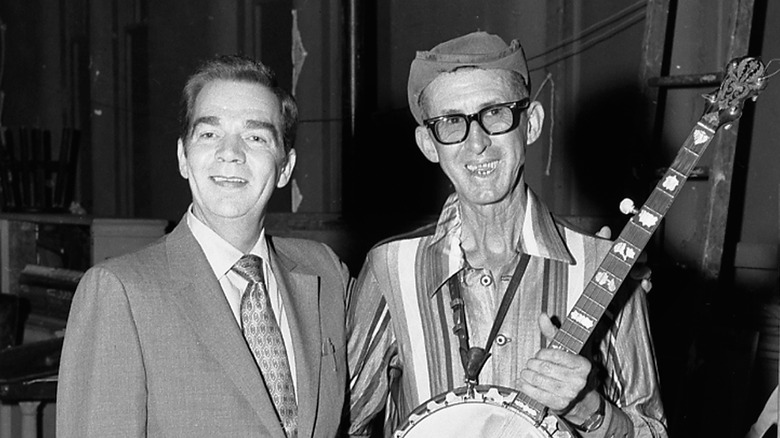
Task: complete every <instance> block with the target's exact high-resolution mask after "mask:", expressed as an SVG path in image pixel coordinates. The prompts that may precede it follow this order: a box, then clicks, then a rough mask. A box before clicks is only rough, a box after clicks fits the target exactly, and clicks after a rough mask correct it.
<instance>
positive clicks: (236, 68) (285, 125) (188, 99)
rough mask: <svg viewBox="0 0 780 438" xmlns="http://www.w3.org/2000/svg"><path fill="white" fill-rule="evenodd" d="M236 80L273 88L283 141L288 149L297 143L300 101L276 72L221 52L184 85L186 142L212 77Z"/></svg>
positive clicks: (182, 130) (182, 129)
mask: <svg viewBox="0 0 780 438" xmlns="http://www.w3.org/2000/svg"><path fill="white" fill-rule="evenodd" d="M218 80H223V81H237V82H246V83H250V84H258V85H261V86H264V87H267V88H268V89H270V90H271V91H272V92H273V93H274V94H275V95H276V97H277V98H278V99H279V106H280V107H281V110H282V133H281V134H282V143H283V145H284V150H285V152H289V151H290V149H292V147H293V144H294V143H295V131H296V129H297V126H298V105H297V104H296V102H295V98H294V97H293V96H292V95H291V94H290V93H289V92H287V90H285V89H283V88H281V87H280V86H279V84H278V82H277V81H276V74H275V73H274V72H273V70H271V69H270V68H269V67H268V66H266V65H264V64H263V63H261V62H258V61H255V60H254V59H251V58H248V57H245V56H241V55H221V56H217V57H215V58H213V59H211V60H208V61H206V62H205V63H203V64H202V65H201V66H200V67H199V68H198V70H197V71H195V73H194V74H192V75H191V76H190V77H189V79H187V84H186V85H185V86H184V90H183V91H182V97H181V109H180V116H179V118H180V122H179V123H180V126H179V136H180V138H181V140H182V142H184V144H187V143H188V142H189V137H190V136H191V135H192V128H193V126H192V123H193V120H192V117H193V111H194V109H195V101H196V100H197V99H198V95H199V94H200V92H201V90H203V87H204V86H206V84H208V83H210V82H213V81H218Z"/></svg>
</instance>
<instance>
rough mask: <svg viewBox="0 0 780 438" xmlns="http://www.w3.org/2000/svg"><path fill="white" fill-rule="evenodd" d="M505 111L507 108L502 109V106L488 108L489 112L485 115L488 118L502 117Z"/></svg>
mask: <svg viewBox="0 0 780 438" xmlns="http://www.w3.org/2000/svg"><path fill="white" fill-rule="evenodd" d="M504 109H505V108H504V107H501V106H497V107H493V108H488V110H487V112H485V115H486V116H488V117H495V116H499V115H501V114H502V113H503V111H504Z"/></svg>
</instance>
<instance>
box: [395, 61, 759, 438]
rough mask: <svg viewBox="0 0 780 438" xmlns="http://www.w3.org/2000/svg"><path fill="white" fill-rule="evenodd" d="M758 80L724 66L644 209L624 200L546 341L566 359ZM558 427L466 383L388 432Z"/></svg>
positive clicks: (468, 433)
mask: <svg viewBox="0 0 780 438" xmlns="http://www.w3.org/2000/svg"><path fill="white" fill-rule="evenodd" d="M766 78H767V76H765V66H764V64H763V63H762V62H761V61H760V60H759V59H757V58H751V57H744V58H737V59H734V60H732V61H731V62H729V63H728V65H727V66H726V71H725V73H724V78H723V81H722V82H721V84H720V87H719V88H718V90H715V91H714V92H713V93H711V94H708V95H705V96H704V97H705V99H706V101H707V104H706V107H705V111H704V114H703V115H702V116H701V118H700V119H699V121H698V122H697V123H696V125H695V126H694V128H693V130H692V131H691V133H690V134H689V135H688V137H687V138H686V139H685V141H684V142H683V145H682V147H681V148H680V151H679V152H678V153H677V156H676V157H675V159H674V161H673V162H672V164H671V166H670V167H669V169H668V170H667V171H666V173H665V174H664V175H663V176H662V177H661V179H660V180H659V182H658V184H657V185H656V187H655V188H654V189H653V191H652V193H651V194H650V196H649V197H648V199H647V201H646V202H645V203H644V205H642V207H641V208H639V209H638V210H637V209H635V208H634V206H633V203H631V202H630V201H629V200H624V202H623V203H621V211H623V212H624V213H627V214H632V215H633V217H632V218H631V219H630V220H629V221H628V223H627V224H626V226H625V227H624V228H623V231H621V233H620V235H619V236H618V238H617V239H616V240H615V241H614V242H613V244H612V247H611V248H610V250H609V252H608V253H607V255H606V256H605V257H604V259H603V260H602V262H601V264H600V265H599V267H598V268H597V269H596V271H595V274H594V275H593V277H592V278H591V279H590V281H589V282H588V284H587V286H586V287H585V290H584V291H583V292H582V295H581V296H580V297H579V299H578V300H577V301H576V303H575V304H574V306H573V307H572V309H571V310H570V311H569V313H568V315H567V316H566V318H565V319H564V320H563V323H562V324H561V327H560V329H559V330H558V332H557V333H556V335H555V337H554V338H553V339H552V340H551V342H550V347H551V348H559V349H563V350H566V351H569V352H572V353H574V354H579V353H580V352H581V351H582V348H583V347H584V345H585V343H586V342H587V341H588V338H589V337H590V335H591V334H592V332H593V330H594V329H595V328H596V325H597V324H598V322H599V320H600V319H601V317H602V316H603V314H604V312H605V310H606V309H607V306H608V305H609V303H610V302H611V301H612V298H613V297H614V296H615V294H616V293H617V291H618V289H619V287H620V285H621V284H622V283H623V280H625V278H626V276H627V275H628V273H629V271H630V270H631V267H632V266H633V265H634V264H635V263H636V260H637V257H639V255H640V253H641V252H642V250H643V249H644V248H645V246H646V245H647V243H648V242H649V240H650V237H651V236H652V234H653V233H654V232H655V230H656V229H657V228H658V226H659V225H660V222H661V220H662V219H663V218H664V216H665V215H666V213H667V212H668V211H669V208H670V207H671V205H672V202H674V199H675V197H676V196H677V195H678V194H679V192H680V190H681V188H682V186H683V185H684V183H685V182H686V180H687V179H688V177H689V176H690V174H691V172H692V171H693V169H694V166H695V165H696V163H697V162H698V161H699V158H700V157H701V155H702V154H703V153H704V151H705V150H706V148H707V146H708V145H709V143H710V141H711V140H712V138H713V136H714V135H715V133H716V132H717V130H718V129H719V128H720V127H721V126H723V125H727V124H730V123H731V122H733V121H735V120H737V119H738V118H739V117H740V116H741V115H742V107H743V104H744V102H745V100H747V99H753V100H755V99H756V98H757V97H758V94H759V93H760V92H761V91H762V90H763V89H764V88H765V87H766ZM558 423H559V422H558V421H557V419H556V418H555V417H553V416H548V415H547V407H546V406H544V405H542V404H541V403H539V402H538V401H536V400H534V399H532V398H531V397H529V396H528V395H526V394H524V393H522V392H520V391H517V390H513V389H510V388H505V387H500V386H493V385H467V386H463V387H460V388H457V389H455V390H453V391H450V392H448V393H446V394H441V395H439V396H436V397H434V398H432V399H430V400H428V401H427V402H425V403H423V404H422V405H420V406H418V407H417V408H416V409H415V410H414V411H412V413H411V414H410V415H409V417H408V418H407V419H406V422H405V423H404V424H403V425H402V426H401V427H400V428H399V429H398V430H397V431H396V432H395V433H394V438H424V437H425V438H427V437H435V436H458V437H466V438H471V437H474V438H476V437H499V438H509V437H513V438H559V437H561V438H563V437H571V436H572V435H571V432H570V431H568V430H566V429H560V427H561V426H560V425H559V424H558ZM564 427H565V426H564Z"/></svg>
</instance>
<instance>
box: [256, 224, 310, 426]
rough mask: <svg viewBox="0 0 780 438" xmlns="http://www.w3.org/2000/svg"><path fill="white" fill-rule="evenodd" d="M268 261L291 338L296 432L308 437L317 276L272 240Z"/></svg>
mask: <svg viewBox="0 0 780 438" xmlns="http://www.w3.org/2000/svg"><path fill="white" fill-rule="evenodd" d="M269 242H271V244H270V245H269V246H270V259H271V260H270V263H271V268H272V269H273V272H274V275H275V276H276V280H277V283H278V285H279V292H280V293H281V295H282V300H283V302H284V306H285V309H286V311H287V317H288V319H289V322H290V334H291V336H292V341H293V349H294V353H295V363H296V368H297V371H296V379H297V383H298V436H299V437H301V438H303V437H310V436H312V433H313V430H314V421H315V417H316V415H317V407H318V406H317V403H318V400H319V387H320V362H321V352H320V345H321V339H322V332H321V330H320V308H319V292H320V291H319V287H320V279H319V277H318V276H316V275H311V274H307V273H302V272H296V271H295V266H296V264H295V262H293V261H292V260H290V259H289V258H288V257H286V256H285V255H284V254H280V253H278V252H277V251H276V250H275V248H274V246H273V244H272V240H271V239H269Z"/></svg>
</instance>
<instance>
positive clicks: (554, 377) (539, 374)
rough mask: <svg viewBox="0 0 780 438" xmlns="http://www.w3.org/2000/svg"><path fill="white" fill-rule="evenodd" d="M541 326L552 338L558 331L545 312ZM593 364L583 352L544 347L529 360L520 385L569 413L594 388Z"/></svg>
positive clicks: (536, 398) (555, 408)
mask: <svg viewBox="0 0 780 438" xmlns="http://www.w3.org/2000/svg"><path fill="white" fill-rule="evenodd" d="M539 327H540V328H541V331H542V334H543V335H544V336H545V337H546V338H547V340H548V341H549V340H552V338H553V337H555V334H556V333H557V331H558V329H557V328H556V327H555V325H553V323H552V321H551V320H550V317H549V316H548V315H547V314H545V313H542V314H541V315H539ZM591 368H592V366H591V363H590V361H589V360H588V359H586V358H585V357H583V356H580V355H578V354H573V353H570V352H568V351H565V350H562V349H557V348H549V347H548V348H542V349H541V350H539V351H538V352H537V353H536V355H535V356H534V357H532V358H530V359H528V362H526V366H525V368H524V369H523V370H522V371H521V372H520V378H519V379H518V382H517V385H518V386H517V387H518V389H520V390H521V391H523V392H524V393H526V394H528V395H529V396H531V397H533V398H534V399H535V400H537V401H539V402H541V403H542V404H544V405H546V406H547V407H549V408H550V409H552V410H553V411H556V412H560V413H568V412H569V411H570V410H572V409H573V408H574V407H575V405H576V404H577V402H579V401H580V400H582V399H583V398H584V396H585V395H586V394H587V392H588V391H590V390H592V389H591V388H588V387H587V384H588V376H589V375H590V372H591Z"/></svg>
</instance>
